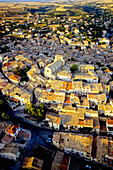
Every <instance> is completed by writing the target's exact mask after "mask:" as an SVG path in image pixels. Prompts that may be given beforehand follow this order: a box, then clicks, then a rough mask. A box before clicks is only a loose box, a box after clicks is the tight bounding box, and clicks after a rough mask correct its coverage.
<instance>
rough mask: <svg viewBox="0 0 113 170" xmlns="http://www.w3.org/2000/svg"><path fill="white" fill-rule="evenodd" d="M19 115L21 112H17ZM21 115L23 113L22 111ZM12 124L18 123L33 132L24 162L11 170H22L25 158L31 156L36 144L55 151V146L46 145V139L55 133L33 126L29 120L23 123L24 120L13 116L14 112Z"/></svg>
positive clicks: (10, 169) (18, 163)
mask: <svg viewBox="0 0 113 170" xmlns="http://www.w3.org/2000/svg"><path fill="white" fill-rule="evenodd" d="M17 113H19V111H17ZM20 113H21V111H20ZM12 122H13V123H14V122H18V123H19V124H20V126H21V127H22V128H24V129H27V130H29V131H30V132H31V140H30V141H29V143H28V145H27V148H26V151H25V154H24V156H23V158H22V160H21V161H19V162H17V163H16V164H15V165H14V166H13V167H10V168H9V170H15V169H16V170H20V169H21V165H22V163H23V160H24V158H25V157H27V156H29V154H30V152H31V150H32V148H33V146H34V145H35V144H36V143H37V144H41V145H43V146H44V147H46V148H48V149H50V150H51V149H54V146H52V145H51V144H48V143H46V139H47V138H48V136H49V135H53V131H51V130H49V129H42V128H40V127H39V128H38V127H36V126H33V125H32V124H30V123H29V122H27V120H26V121H25V122H23V121H22V119H18V118H16V116H14V115H13V112H12Z"/></svg>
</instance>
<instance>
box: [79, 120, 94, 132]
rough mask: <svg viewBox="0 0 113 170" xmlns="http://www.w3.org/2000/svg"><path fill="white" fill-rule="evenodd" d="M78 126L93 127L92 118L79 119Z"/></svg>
mask: <svg viewBox="0 0 113 170" xmlns="http://www.w3.org/2000/svg"><path fill="white" fill-rule="evenodd" d="M78 128H88V129H93V119H92V118H85V119H84V120H81V119H79V122H78Z"/></svg>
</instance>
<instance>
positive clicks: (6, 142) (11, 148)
mask: <svg viewBox="0 0 113 170" xmlns="http://www.w3.org/2000/svg"><path fill="white" fill-rule="evenodd" d="M0 139H1V143H0V156H1V157H2V158H3V159H9V160H14V161H17V160H18V159H19V157H20V156H21V150H22V149H25V148H26V146H27V144H28V142H29V141H30V139H31V132H30V131H28V130H26V129H22V128H21V127H20V126H19V125H15V124H12V123H8V122H0Z"/></svg>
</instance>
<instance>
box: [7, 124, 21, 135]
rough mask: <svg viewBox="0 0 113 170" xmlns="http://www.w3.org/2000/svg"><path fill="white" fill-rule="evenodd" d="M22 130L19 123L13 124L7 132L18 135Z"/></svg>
mask: <svg viewBox="0 0 113 170" xmlns="http://www.w3.org/2000/svg"><path fill="white" fill-rule="evenodd" d="M19 131H20V126H19V125H12V126H11V127H10V128H9V129H8V130H7V132H6V133H7V134H9V135H11V136H13V137H16V136H17V135H18V133H19Z"/></svg>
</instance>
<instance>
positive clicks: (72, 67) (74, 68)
mask: <svg viewBox="0 0 113 170" xmlns="http://www.w3.org/2000/svg"><path fill="white" fill-rule="evenodd" d="M70 70H71V72H72V73H74V72H75V71H78V66H77V65H76V64H74V65H72V66H71V68H70Z"/></svg>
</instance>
